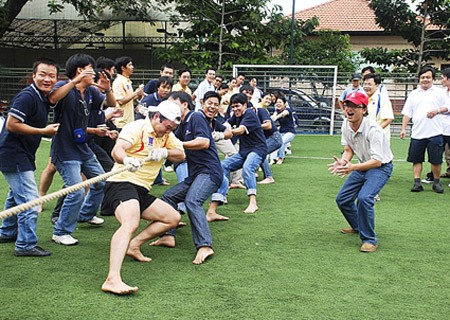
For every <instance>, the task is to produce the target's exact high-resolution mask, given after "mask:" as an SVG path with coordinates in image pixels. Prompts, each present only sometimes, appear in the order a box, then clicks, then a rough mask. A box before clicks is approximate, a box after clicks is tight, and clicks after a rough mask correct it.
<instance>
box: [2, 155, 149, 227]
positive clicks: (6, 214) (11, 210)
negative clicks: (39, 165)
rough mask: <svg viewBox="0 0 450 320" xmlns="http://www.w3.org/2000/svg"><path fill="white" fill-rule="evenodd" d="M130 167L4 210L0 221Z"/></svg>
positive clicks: (127, 167)
mask: <svg viewBox="0 0 450 320" xmlns="http://www.w3.org/2000/svg"><path fill="white" fill-rule="evenodd" d="M149 160H150V159H149V158H148V157H147V158H145V159H143V160H142V161H141V164H142V163H144V162H146V161H149ZM130 167H131V166H130V165H128V166H125V167H123V168H120V169H117V170H114V171H110V172H106V173H104V174H101V175H99V176H97V177H94V178H91V179H88V180H85V181H82V182H80V183H77V184H74V185H73V186H70V187H67V188H64V189H61V190H59V191H56V192H53V193H50V194H47V195H45V196H43V197H39V198H37V199H34V200H31V201H28V202H26V203H22V204H20V205H18V206H15V207H12V208H9V209H7V210H4V211H2V212H0V219H4V218H7V217H10V216H13V215H16V214H18V213H20V212H22V211H25V210H29V209H31V208H34V207H36V206H40V205H42V204H44V203H46V202H49V201H52V200H53V199H57V198H59V197H62V196H65V195H67V194H69V193H72V192H75V191H77V190H80V189H84V188H86V187H88V186H90V185H91V184H94V183H97V182H100V181H103V180H106V179H108V178H109V177H112V176H114V175H116V174H119V173H122V172H124V171H127V170H128V169H129V168H130Z"/></svg>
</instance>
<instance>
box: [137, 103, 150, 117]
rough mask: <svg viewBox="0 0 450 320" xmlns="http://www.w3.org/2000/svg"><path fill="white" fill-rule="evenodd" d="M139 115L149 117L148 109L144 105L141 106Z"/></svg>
mask: <svg viewBox="0 0 450 320" xmlns="http://www.w3.org/2000/svg"><path fill="white" fill-rule="evenodd" d="M139 113H140V114H142V115H143V116H144V117H147V115H148V109H147V107H145V106H143V105H139Z"/></svg>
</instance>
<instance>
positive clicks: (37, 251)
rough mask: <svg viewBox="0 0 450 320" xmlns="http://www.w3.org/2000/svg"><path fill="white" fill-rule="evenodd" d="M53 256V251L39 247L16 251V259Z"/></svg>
mask: <svg viewBox="0 0 450 320" xmlns="http://www.w3.org/2000/svg"><path fill="white" fill-rule="evenodd" d="M51 254H52V252H51V251H48V250H44V249H42V248H41V247H39V246H36V247H34V248H32V249H30V250H14V255H15V256H16V257H46V256H49V255H51Z"/></svg>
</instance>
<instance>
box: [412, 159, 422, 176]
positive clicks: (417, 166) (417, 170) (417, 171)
mask: <svg viewBox="0 0 450 320" xmlns="http://www.w3.org/2000/svg"><path fill="white" fill-rule="evenodd" d="M421 174H422V163H421V162H419V163H414V164H413V175H414V179H418V178H420V175H421Z"/></svg>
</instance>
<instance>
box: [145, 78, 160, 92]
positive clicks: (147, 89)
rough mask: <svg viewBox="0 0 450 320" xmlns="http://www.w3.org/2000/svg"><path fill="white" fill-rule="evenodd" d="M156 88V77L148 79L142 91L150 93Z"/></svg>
mask: <svg viewBox="0 0 450 320" xmlns="http://www.w3.org/2000/svg"><path fill="white" fill-rule="evenodd" d="M157 89H158V79H154V80H150V81H149V82H147V84H146V85H145V87H144V92H145V93H147V94H151V93H153V92H156V90H157Z"/></svg>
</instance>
